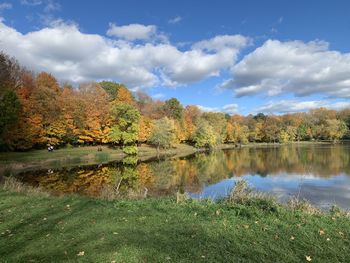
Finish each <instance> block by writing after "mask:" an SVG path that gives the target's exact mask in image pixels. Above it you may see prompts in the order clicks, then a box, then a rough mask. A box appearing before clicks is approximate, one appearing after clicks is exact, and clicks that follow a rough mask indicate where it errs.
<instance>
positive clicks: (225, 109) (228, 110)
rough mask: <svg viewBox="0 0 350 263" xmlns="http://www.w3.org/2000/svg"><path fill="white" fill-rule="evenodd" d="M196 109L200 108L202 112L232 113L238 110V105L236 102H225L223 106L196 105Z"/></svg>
mask: <svg viewBox="0 0 350 263" xmlns="http://www.w3.org/2000/svg"><path fill="white" fill-rule="evenodd" d="M196 106H197V107H198V109H200V110H201V111H203V112H222V113H227V114H234V113H237V111H238V105H237V104H227V105H224V106H223V107H221V108H220V107H206V106H202V105H196Z"/></svg>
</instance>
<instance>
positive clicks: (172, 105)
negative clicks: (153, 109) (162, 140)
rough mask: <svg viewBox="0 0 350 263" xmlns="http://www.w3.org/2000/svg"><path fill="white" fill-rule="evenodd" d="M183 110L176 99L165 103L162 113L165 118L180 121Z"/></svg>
mask: <svg viewBox="0 0 350 263" xmlns="http://www.w3.org/2000/svg"><path fill="white" fill-rule="evenodd" d="M183 110H184V109H183V107H182V105H181V103H180V102H179V101H178V100H177V99H175V98H171V99H169V100H166V101H165V104H164V111H165V114H166V116H167V117H169V118H171V119H175V120H181V119H182V113H183Z"/></svg>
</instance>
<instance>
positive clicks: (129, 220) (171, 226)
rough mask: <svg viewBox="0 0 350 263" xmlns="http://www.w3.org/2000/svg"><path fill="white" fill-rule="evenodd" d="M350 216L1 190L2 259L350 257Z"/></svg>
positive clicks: (258, 205)
mask: <svg viewBox="0 0 350 263" xmlns="http://www.w3.org/2000/svg"><path fill="white" fill-rule="evenodd" d="M349 238H350V219H349V217H347V216H345V215H342V214H337V213H322V214H309V213H306V212H303V211H299V210H291V209H290V208H286V207H284V206H282V205H279V204H277V203H275V202H272V201H264V200H255V201H251V202H247V203H245V204H240V203H230V202H228V201H226V202H219V203H213V202H210V201H191V200H189V201H185V202H183V203H180V204H177V203H176V201H175V200H173V199H171V198H169V199H144V200H114V201H106V200H98V199H91V198H86V197H79V196H65V197H54V196H49V195H45V194H41V193H35V194H33V193H31V194H30V193H15V192H10V191H5V190H0V261H1V262H308V261H312V262H332V263H334V262H348V260H349V258H350V249H349V247H350V242H349V241H350V240H349Z"/></svg>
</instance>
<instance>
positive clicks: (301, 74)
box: [221, 40, 350, 97]
mask: <svg viewBox="0 0 350 263" xmlns="http://www.w3.org/2000/svg"><path fill="white" fill-rule="evenodd" d="M232 74H233V79H230V80H226V81H225V82H223V83H222V85H221V87H222V88H231V89H234V90H235V94H236V96H238V97H239V96H246V95H253V94H259V93H260V94H267V95H269V96H275V95H279V94H282V93H292V94H294V95H296V96H307V95H311V94H324V95H327V96H333V97H350V54H349V53H340V52H338V51H330V50H329V48H328V43H326V42H322V41H314V42H308V43H304V42H301V41H289V42H280V41H278V40H268V41H266V42H265V43H264V44H263V46H261V47H259V48H257V49H256V50H255V51H253V52H252V53H250V54H248V55H246V56H245V57H244V58H243V59H242V60H241V61H240V62H239V63H238V64H236V65H235V66H234V67H233V68H232Z"/></svg>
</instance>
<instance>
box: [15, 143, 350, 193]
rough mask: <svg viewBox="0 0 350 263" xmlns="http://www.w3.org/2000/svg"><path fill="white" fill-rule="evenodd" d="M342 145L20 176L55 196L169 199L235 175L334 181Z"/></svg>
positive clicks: (349, 169)
mask: <svg viewBox="0 0 350 263" xmlns="http://www.w3.org/2000/svg"><path fill="white" fill-rule="evenodd" d="M349 146H350V145H348V144H344V145H321V144H320V145H317V144H315V145H300V146H298V145H289V146H288V145H286V146H278V147H260V148H253V147H243V148H240V149H233V150H225V151H215V152H212V153H198V154H196V155H194V156H191V157H188V158H179V159H166V160H156V161H149V162H138V160H137V158H136V157H127V158H126V159H124V161H123V162H122V163H110V164H107V165H98V166H86V167H76V168H72V169H61V170H54V171H49V172H48V171H47V170H45V171H36V172H26V173H22V174H20V175H18V177H19V178H20V179H21V180H22V181H24V182H26V183H29V184H31V185H34V186H40V187H42V188H44V189H47V190H50V191H52V192H53V193H55V194H65V193H79V194H83V195H88V196H94V197H98V196H100V195H101V192H102V191H103V189H106V187H107V188H108V187H109V188H110V189H112V190H113V191H116V192H117V193H118V196H129V197H144V196H145V195H147V196H166V195H171V194H174V193H175V192H176V191H179V190H184V191H187V192H191V193H199V192H201V191H202V189H203V187H204V186H207V185H213V184H216V183H218V182H220V181H222V180H224V179H227V178H231V177H242V176H247V175H253V176H260V177H278V176H281V174H288V176H290V177H293V176H299V177H300V176H303V175H305V176H308V177H310V176H312V177H315V178H331V177H333V176H336V175H340V174H343V175H349V174H350V152H349V149H350V148H349Z"/></svg>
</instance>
